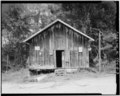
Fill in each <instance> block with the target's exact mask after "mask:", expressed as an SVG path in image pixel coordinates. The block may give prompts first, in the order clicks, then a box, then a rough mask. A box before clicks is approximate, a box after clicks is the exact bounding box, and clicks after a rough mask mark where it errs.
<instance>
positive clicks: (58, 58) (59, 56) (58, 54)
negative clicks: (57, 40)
mask: <svg viewBox="0 0 120 96" xmlns="http://www.w3.org/2000/svg"><path fill="white" fill-rule="evenodd" d="M63 51H64V50H56V67H57V68H61V67H62V52H63Z"/></svg>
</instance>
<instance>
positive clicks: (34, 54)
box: [29, 23, 89, 68]
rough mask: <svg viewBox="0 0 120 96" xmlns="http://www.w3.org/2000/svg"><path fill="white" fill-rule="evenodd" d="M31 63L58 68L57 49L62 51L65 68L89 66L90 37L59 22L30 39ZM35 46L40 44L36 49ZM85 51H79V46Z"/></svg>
mask: <svg viewBox="0 0 120 96" xmlns="http://www.w3.org/2000/svg"><path fill="white" fill-rule="evenodd" d="M29 43H30V57H29V58H30V65H32V64H34V65H35V64H36V65H43V66H44V65H51V66H54V68H56V50H64V51H63V52H62V67H63V68H80V67H89V51H88V39H87V38H86V37H84V36H82V35H80V34H78V33H76V32H74V31H73V30H71V29H69V28H68V27H66V26H65V25H63V24H61V23H57V24H55V25H53V26H52V27H50V28H48V29H47V30H46V31H44V32H42V33H40V34H39V35H37V36H36V37H34V38H32V39H31V40H30V41H29ZM35 46H40V50H39V51H36V50H35ZM80 46H82V47H83V52H79V47H80Z"/></svg>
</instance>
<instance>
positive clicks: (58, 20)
mask: <svg viewBox="0 0 120 96" xmlns="http://www.w3.org/2000/svg"><path fill="white" fill-rule="evenodd" d="M57 22H60V23H62V24H64V25H66V26H67V27H69V28H70V29H72V30H74V31H76V32H77V33H79V34H81V35H83V36H85V37H87V38H89V39H90V41H94V39H93V38H91V37H90V36H88V35H86V34H84V33H83V32H81V31H79V30H77V29H75V28H74V27H72V26H71V25H69V24H67V23H65V22H63V21H62V20H60V19H56V20H55V21H53V22H52V23H50V24H48V25H47V26H46V27H44V28H43V29H41V30H39V31H38V32H36V33H34V34H33V35H31V36H30V37H28V38H27V39H25V40H23V41H22V42H23V43H25V42H27V41H28V40H30V39H32V38H33V37H34V36H36V35H38V34H39V33H41V32H42V31H44V30H45V29H47V28H49V27H50V26H52V25H53V24H55V23H57Z"/></svg>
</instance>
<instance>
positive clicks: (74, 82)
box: [2, 70, 116, 94]
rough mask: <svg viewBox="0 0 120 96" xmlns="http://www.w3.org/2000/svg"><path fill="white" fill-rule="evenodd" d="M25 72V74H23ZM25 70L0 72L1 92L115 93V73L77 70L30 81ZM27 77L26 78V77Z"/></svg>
mask: <svg viewBox="0 0 120 96" xmlns="http://www.w3.org/2000/svg"><path fill="white" fill-rule="evenodd" d="M25 73H26V74H25ZM27 75H28V73H27V71H26V70H22V71H20V72H16V73H15V72H14V73H13V72H11V73H10V72H9V73H6V74H2V93H102V94H116V75H115V74H108V73H107V74H106V73H93V72H86V71H84V72H77V73H72V74H67V75H65V76H55V74H54V73H51V74H47V75H46V74H45V75H40V76H39V77H44V78H43V79H41V80H40V81H38V82H36V81H31V80H33V78H36V77H32V78H29V79H28V77H27ZM26 78H27V79H26Z"/></svg>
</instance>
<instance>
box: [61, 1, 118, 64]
mask: <svg viewBox="0 0 120 96" xmlns="http://www.w3.org/2000/svg"><path fill="white" fill-rule="evenodd" d="M62 10H63V13H64V17H65V18H67V19H66V22H69V23H70V24H71V25H72V26H74V27H76V28H77V29H79V30H81V31H82V32H84V33H86V34H88V35H89V36H91V37H93V38H94V39H95V42H92V43H91V47H92V49H93V50H92V51H91V52H90V64H91V65H92V66H93V65H95V64H94V63H95V62H94V61H93V60H94V59H95V58H97V56H98V32H97V31H95V30H92V28H98V29H100V30H101V31H102V34H103V36H102V37H101V38H102V41H101V43H102V47H103V48H102V49H104V47H106V46H108V42H107V41H109V39H110V38H111V37H112V38H113V39H112V41H111V44H110V43H109V44H110V45H111V46H112V49H114V50H111V48H109V47H107V48H108V51H104V50H102V59H103V58H104V56H105V55H107V54H108V53H109V56H111V58H114V57H115V55H116V54H114V56H112V55H110V54H111V52H114V53H116V48H115V46H114V44H115V43H113V42H114V41H116V39H117V38H116V35H117V32H116V23H115V19H116V3H115V2H104V1H103V2H99V3H81V2H80V3H69V4H68V3H65V4H62ZM111 34H112V35H114V36H112V35H111ZM107 36H109V38H107V40H106V39H104V38H106V37H107ZM110 50H111V51H110ZM109 56H108V55H107V59H108V60H109Z"/></svg>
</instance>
